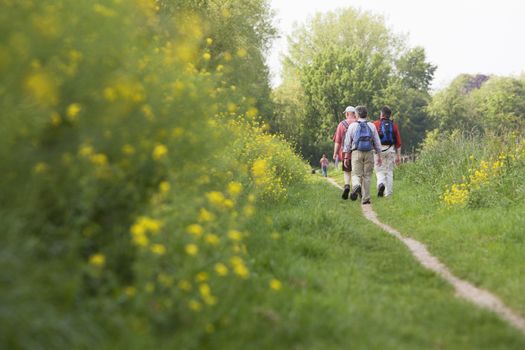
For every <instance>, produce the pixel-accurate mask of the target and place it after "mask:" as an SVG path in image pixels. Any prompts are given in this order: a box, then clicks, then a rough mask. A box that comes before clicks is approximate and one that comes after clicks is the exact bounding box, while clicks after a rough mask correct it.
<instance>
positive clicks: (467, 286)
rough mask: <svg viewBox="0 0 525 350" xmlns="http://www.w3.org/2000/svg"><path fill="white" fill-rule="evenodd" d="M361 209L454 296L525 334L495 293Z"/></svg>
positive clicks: (369, 207) (366, 208)
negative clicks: (456, 272)
mask: <svg viewBox="0 0 525 350" xmlns="http://www.w3.org/2000/svg"><path fill="white" fill-rule="evenodd" d="M327 180H328V182H330V183H331V184H332V185H334V186H335V187H337V188H339V189H341V190H343V187H341V186H340V185H339V184H338V183H336V182H335V181H334V180H333V179H332V178H327ZM361 208H362V211H363V215H364V217H365V218H367V219H368V220H370V221H371V222H373V223H374V224H376V225H377V226H379V227H380V228H381V229H383V230H384V231H385V232H387V233H388V234H390V235H392V236H394V237H396V238H397V239H399V240H400V241H401V242H403V243H404V244H405V245H406V246H407V248H408V249H409V250H410V252H411V253H412V255H413V256H414V258H416V260H417V261H418V262H419V263H420V264H421V265H423V266H424V267H425V268H427V269H429V270H432V271H434V272H435V273H437V274H438V275H439V276H441V277H442V278H443V279H444V280H445V281H447V282H448V283H450V284H451V285H452V286H453V287H454V289H455V290H456V295H457V296H459V297H460V298H463V299H466V300H467V301H469V302H471V303H473V304H475V305H477V306H479V307H482V308H484V309H487V310H490V311H492V312H494V313H496V314H497V315H498V316H500V317H501V318H502V319H504V320H505V321H507V322H508V323H510V324H511V325H512V326H514V327H516V328H517V329H518V330H520V331H521V332H522V333H523V334H524V335H525V319H524V318H523V317H522V316H521V315H519V314H518V313H517V312H515V311H513V310H512V309H510V308H509V307H507V306H506V305H505V304H504V303H503V301H501V299H499V298H498V297H497V296H496V295H494V294H492V293H491V292H489V291H487V290H484V289H481V288H478V287H476V286H474V285H473V284H472V283H470V282H468V281H465V280H462V279H460V278H458V277H456V276H454V275H453V274H452V272H450V270H449V269H448V268H447V267H446V266H445V265H444V264H443V263H441V262H440V261H439V259H438V258H437V257H435V256H433V255H432V254H430V252H429V251H428V249H427V247H426V246H425V245H424V244H423V243H421V242H419V241H416V240H415V239H412V238H409V237H404V236H403V235H401V233H400V232H399V231H397V230H396V229H394V228H392V227H390V226H388V225H386V224H384V223H382V222H381V221H379V219H378V218H377V214H376V213H375V212H374V210H373V208H372V205H363V206H361Z"/></svg>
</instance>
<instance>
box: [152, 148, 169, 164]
mask: <svg viewBox="0 0 525 350" xmlns="http://www.w3.org/2000/svg"><path fill="white" fill-rule="evenodd" d="M166 154H168V148H167V147H166V146H164V145H157V146H155V148H154V149H153V153H152V155H153V159H155V160H159V159H161V158H162V157H164V156H166Z"/></svg>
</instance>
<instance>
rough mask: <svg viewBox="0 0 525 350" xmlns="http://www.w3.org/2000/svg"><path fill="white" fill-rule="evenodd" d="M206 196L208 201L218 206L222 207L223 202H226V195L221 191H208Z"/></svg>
mask: <svg viewBox="0 0 525 350" xmlns="http://www.w3.org/2000/svg"><path fill="white" fill-rule="evenodd" d="M206 198H208V201H209V202H210V203H211V204H213V205H215V206H217V207H222V206H223V204H224V199H225V198H224V195H223V194H222V193H221V192H219V191H212V192H208V193H206Z"/></svg>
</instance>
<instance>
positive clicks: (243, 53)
mask: <svg viewBox="0 0 525 350" xmlns="http://www.w3.org/2000/svg"><path fill="white" fill-rule="evenodd" d="M247 54H248V52H247V51H246V50H245V49H243V48H242V47H241V48H239V49H238V50H237V56H239V57H240V58H244V57H246V55H247Z"/></svg>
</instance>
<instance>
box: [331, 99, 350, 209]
mask: <svg viewBox="0 0 525 350" xmlns="http://www.w3.org/2000/svg"><path fill="white" fill-rule="evenodd" d="M344 113H345V117H346V119H345V120H343V121H342V122H340V123H339V125H337V129H336V131H335V134H334V138H333V139H334V156H333V158H334V160H338V161H339V160H341V161H342V160H343V142H344V141H345V135H346V130H348V127H349V126H350V124H352V123H353V122H355V121H356V117H355V108H354V107H353V106H348V107H346V109H345V112H344ZM342 168H343V177H344V182H345V187H344V189H343V194H342V195H341V198H343V199H345V200H346V199H348V195H349V194H350V179H351V178H350V176H351V171H352V164H351V163H350V162H349V163H347V164H346V165H345V162H342Z"/></svg>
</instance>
